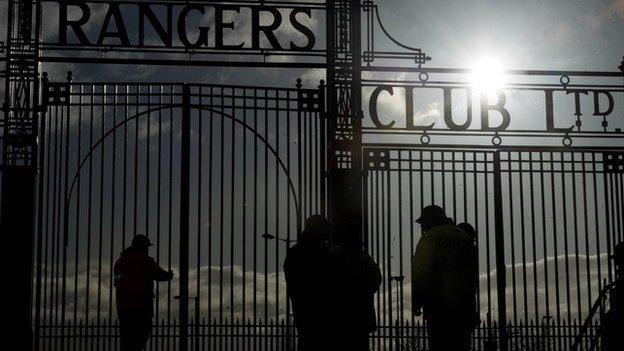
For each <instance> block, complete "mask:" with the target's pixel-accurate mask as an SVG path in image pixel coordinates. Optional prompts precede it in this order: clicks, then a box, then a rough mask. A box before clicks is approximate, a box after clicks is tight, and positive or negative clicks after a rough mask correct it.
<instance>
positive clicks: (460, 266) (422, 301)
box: [411, 205, 477, 351]
mask: <svg viewBox="0 0 624 351" xmlns="http://www.w3.org/2000/svg"><path fill="white" fill-rule="evenodd" d="M416 222H417V223H419V224H420V226H421V229H422V236H421V238H420V241H419V242H418V245H417V247H416V251H415V253H414V256H413V257H412V265H411V268H412V309H413V311H414V313H415V314H417V313H419V312H418V311H420V309H421V308H422V310H423V317H424V318H425V321H426V323H427V334H428V340H429V349H430V350H432V351H438V350H457V351H462V350H469V349H470V335H471V333H472V331H473V329H474V325H475V323H474V309H475V306H474V305H475V299H474V295H475V290H476V282H475V277H476V274H475V271H476V269H477V268H476V267H477V263H476V262H475V255H474V245H473V241H472V239H471V238H470V237H469V235H468V234H466V233H465V232H464V231H463V230H461V229H460V228H458V227H457V226H456V225H455V224H454V223H453V221H452V220H451V219H450V218H448V217H447V216H446V213H445V211H444V209H442V208H441V207H439V206H436V205H430V206H427V207H425V208H424V209H423V210H422V214H421V216H420V217H419V218H418V219H417V220H416Z"/></svg>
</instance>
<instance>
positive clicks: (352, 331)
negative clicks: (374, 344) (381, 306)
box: [330, 226, 382, 351]
mask: <svg viewBox="0 0 624 351" xmlns="http://www.w3.org/2000/svg"><path fill="white" fill-rule="evenodd" d="M357 228H359V226H358V227H357ZM349 229H353V228H349ZM334 234H335V235H334V239H335V245H333V246H332V247H331V249H330V250H331V253H332V259H333V262H334V265H333V268H334V269H333V275H334V281H335V285H334V290H335V295H334V298H333V303H334V305H335V307H334V310H335V311H336V312H337V316H336V317H335V320H334V324H335V327H334V328H333V330H334V339H335V341H336V342H335V350H354V351H367V350H369V348H370V345H369V334H370V333H372V332H374V331H375V330H376V329H377V324H376V317H375V301H374V296H375V293H377V291H379V286H380V285H381V280H382V277H381V270H380V269H379V265H377V263H376V262H375V260H374V259H373V258H372V257H371V256H370V255H369V254H368V253H366V252H365V251H364V250H363V248H362V245H361V243H360V240H359V235H357V234H359V231H358V230H355V231H354V230H348V231H335V232H334Z"/></svg>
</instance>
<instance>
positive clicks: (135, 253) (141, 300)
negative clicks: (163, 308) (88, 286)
mask: <svg viewBox="0 0 624 351" xmlns="http://www.w3.org/2000/svg"><path fill="white" fill-rule="evenodd" d="M150 246H152V243H150V241H149V239H148V238H147V236H145V235H142V234H137V235H135V236H134V238H133V239H132V245H130V247H128V248H127V249H125V250H124V251H123V252H122V253H121V257H120V258H119V259H118V260H117V262H115V266H114V273H115V291H116V304H117V317H118V319H119V334H120V338H121V350H122V351H138V350H143V349H144V348H145V344H146V343H147V340H148V339H149V335H150V331H151V328H152V316H153V313H154V312H153V307H152V305H153V299H154V292H153V290H154V281H157V282H163V281H169V280H171V279H173V271H171V270H169V271H165V270H164V269H162V268H160V266H159V265H158V264H157V263H156V261H154V259H153V258H152V257H150V256H149V255H148V249H149V247H150Z"/></svg>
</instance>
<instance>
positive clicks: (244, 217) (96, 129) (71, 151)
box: [33, 75, 325, 349]
mask: <svg viewBox="0 0 624 351" xmlns="http://www.w3.org/2000/svg"><path fill="white" fill-rule="evenodd" d="M42 88H43V94H42V96H43V99H44V101H43V106H44V107H45V114H44V117H43V118H42V121H43V122H42V126H43V131H42V133H45V134H44V135H45V139H42V140H44V141H43V142H42V148H41V152H42V159H43V162H42V163H41V165H40V167H41V177H40V178H39V179H40V181H41V182H42V183H41V185H42V189H43V191H42V192H41V194H39V196H40V203H41V206H40V207H39V209H38V210H39V219H38V222H39V224H40V225H39V226H38V228H39V232H38V235H37V244H38V245H39V247H40V248H41V250H40V252H38V253H37V259H36V261H37V267H39V268H38V274H37V277H38V278H37V279H36V280H35V282H34V283H35V284H34V286H35V290H36V296H37V298H36V299H35V301H36V303H35V306H34V308H33V314H34V320H35V340H36V343H37V347H38V348H39V349H59V348H60V349H71V348H72V347H74V345H77V343H86V344H84V345H86V346H84V348H88V347H91V346H97V345H100V343H107V345H108V344H110V345H112V346H110V347H111V348H114V345H116V343H117V340H116V337H117V334H116V330H117V324H116V321H115V318H116V313H115V304H114V288H113V286H112V263H113V262H114V261H115V259H116V258H117V257H118V255H119V253H120V252H121V250H122V249H123V248H124V247H126V246H127V245H128V244H129V241H130V239H131V238H132V236H133V235H134V234H136V233H148V234H149V235H150V238H151V239H152V242H154V243H155V246H154V247H153V249H152V251H151V254H152V255H153V256H154V257H155V259H156V260H157V261H158V262H159V263H160V264H161V265H162V266H163V267H164V268H167V269H174V271H175V273H176V274H175V275H176V279H175V280H174V281H173V282H170V283H166V284H160V286H158V287H157V288H156V298H155V319H154V331H155V333H156V335H157V336H158V337H156V338H155V339H154V340H160V341H157V344H158V343H166V344H167V345H177V342H178V341H188V342H193V338H194V336H193V335H195V334H197V333H196V331H195V329H194V328H196V327H197V328H199V327H201V328H209V326H210V328H213V329H212V330H213V331H214V330H215V329H214V328H215V327H214V326H215V325H219V326H220V327H218V328H217V329H218V330H223V332H224V333H225V332H226V331H225V330H226V329H227V328H234V327H235V326H233V325H234V324H237V322H234V323H233V322H232V321H236V319H239V320H241V321H243V320H245V321H249V322H246V323H242V322H241V325H243V324H244V325H245V328H247V330H250V333H251V331H253V330H255V331H254V332H253V333H252V334H253V335H251V334H250V335H251V337H252V338H253V339H258V340H260V339H262V340H264V339H266V340H277V339H278V338H279V337H281V336H280V335H281V334H280V333H281V331H284V332H285V333H286V334H285V336H284V337H285V338H286V339H288V338H289V335H294V333H293V332H292V330H293V324H292V318H291V316H290V306H289V305H288V303H287V298H286V290H285V288H284V286H283V274H282V273H281V264H282V262H283V257H284V255H285V251H286V249H287V247H288V246H289V245H291V244H292V243H293V242H295V241H296V236H297V233H298V231H299V230H300V227H301V223H303V219H304V218H305V217H307V216H309V215H310V214H314V213H323V212H324V211H325V206H324V204H325V199H324V195H325V191H324V190H322V189H325V180H324V178H323V176H322V175H323V174H324V172H323V171H322V169H324V167H325V161H324V153H323V152H322V150H323V149H324V140H325V139H324V134H325V132H324V128H325V127H324V85H323V84H322V83H321V85H320V86H319V87H318V88H314V89H307V88H304V87H303V86H302V84H301V82H300V81H299V82H297V85H296V86H295V87H292V88H271V87H253V86H229V85H216V84H215V85H206V84H175V83H118V82H114V83H113V82H111V83H93V84H92V83H80V82H75V81H73V80H72V77H71V75H69V76H68V80H67V81H65V82H48V81H47V80H44V84H42ZM183 119H184V120H185V121H183ZM183 122H184V123H183ZM180 130H185V132H184V133H182V134H185V135H180V133H178V131H180ZM181 139H185V141H184V142H181ZM182 146H184V149H183V148H182ZM183 156H185V158H186V162H187V164H186V165H183V164H181V163H180V160H181V159H182V158H183ZM182 169H186V173H183V172H182V171H181V170H182ZM183 179H186V180H185V183H184V184H182V181H183ZM182 185H184V187H185V188H186V189H187V191H186V192H187V194H186V197H182V196H181V195H180V194H181V193H183V192H181V191H179V188H180V187H181V186H182ZM183 203H185V204H187V206H188V207H187V208H186V209H185V208H182V206H181V205H182V204H183ZM183 222H184V223H186V225H187V227H186V228H182V227H181V226H180V224H181V223H183ZM184 231H186V232H187V235H188V236H187V237H186V238H183V237H182V236H181V233H182V232H184ZM271 239H279V240H273V241H272V240H271ZM282 239H283V240H282ZM238 243H241V244H242V246H241V247H240V249H236V250H234V244H236V245H238ZM284 243H286V245H284ZM184 247H186V248H187V249H186V250H182V249H183V248H184ZM181 257H185V258H186V260H187V262H186V264H185V265H182V264H181V263H182V262H181V261H182V260H181ZM178 277H182V278H184V279H180V280H178V279H177V278H178ZM182 286H187V287H188V290H187V291H184V289H182ZM175 296H183V297H186V298H182V299H178V300H179V301H175ZM189 296H196V297H199V301H200V303H199V305H198V306H199V311H198V313H196V314H195V315H199V316H201V318H206V320H211V321H213V322H209V323H200V324H196V323H195V322H191V320H196V319H197V318H195V317H193V318H191V317H190V316H191V315H194V314H192V313H189V314H187V315H186V316H182V317H184V318H180V315H181V313H180V312H181V311H183V310H185V311H189V312H190V310H192V308H193V307H194V306H193V304H192V303H190V306H189V303H188V302H189ZM215 318H216V323H215V322H214V320H215ZM184 320H186V321H188V323H184V322H183V321H184ZM278 320H279V321H280V322H277V321H278ZM181 321H182V322H181ZM272 321H273V322H272ZM282 321H283V324H284V326H283V327H282V326H281V324H280V323H282ZM250 323H251V324H250ZM172 326H175V328H177V329H176V330H175V332H174V331H173V329H172V328H174V327H172ZM226 326H228V327H226ZM251 326H253V327H251ZM201 328H200V331H201ZM207 330H208V329H207ZM161 332H162V333H164V334H162V333H161ZM159 333H161V334H159ZM228 333H229V331H228ZM185 336H187V337H185ZM263 342H264V341H263ZM271 342H273V341H271ZM157 344H155V345H154V348H155V349H160V347H159V346H157ZM102 345H103V344H102ZM107 347H109V346H106V347H104V346H102V347H101V348H104V349H107ZM172 347H173V346H172ZM76 349H81V347H76Z"/></svg>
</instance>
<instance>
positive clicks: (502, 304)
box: [494, 150, 507, 351]
mask: <svg viewBox="0 0 624 351" xmlns="http://www.w3.org/2000/svg"><path fill="white" fill-rule="evenodd" d="M494 216H495V219H494V220H495V226H496V231H495V234H494V240H495V247H496V291H497V294H496V295H497V298H498V328H499V348H500V350H501V351H506V350H507V310H506V308H507V302H506V296H505V293H506V292H505V286H506V282H505V279H506V274H505V273H506V272H505V269H506V267H505V245H504V243H505V242H504V240H505V238H504V226H503V194H502V185H501V160H500V151H498V150H497V151H496V152H494Z"/></svg>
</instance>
